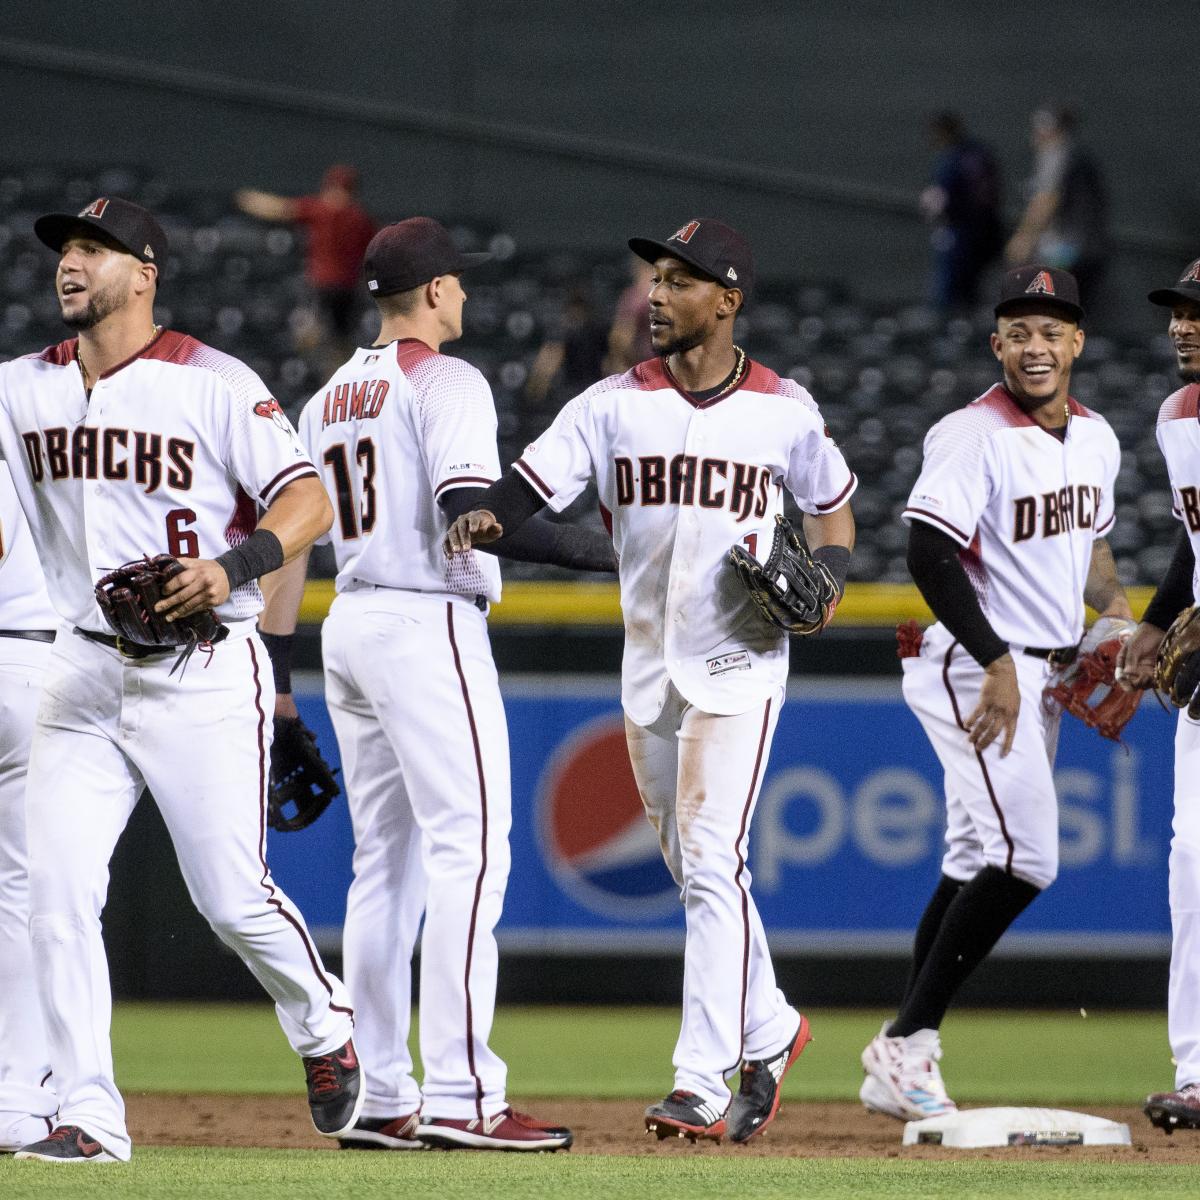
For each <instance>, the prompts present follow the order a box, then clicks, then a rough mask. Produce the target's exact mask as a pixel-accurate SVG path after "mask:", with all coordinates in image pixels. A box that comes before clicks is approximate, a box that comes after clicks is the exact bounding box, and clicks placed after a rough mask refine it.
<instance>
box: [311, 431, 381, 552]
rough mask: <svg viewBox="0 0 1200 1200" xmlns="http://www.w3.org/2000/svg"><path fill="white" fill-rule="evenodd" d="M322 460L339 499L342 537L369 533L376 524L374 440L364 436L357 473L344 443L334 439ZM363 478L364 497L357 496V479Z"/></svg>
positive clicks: (353, 537)
mask: <svg viewBox="0 0 1200 1200" xmlns="http://www.w3.org/2000/svg"><path fill="white" fill-rule="evenodd" d="M322 461H323V462H324V463H325V465H326V466H327V467H328V468H329V470H330V471H331V472H332V474H333V489H334V496H335V498H336V500H337V515H338V523H339V526H340V528H341V532H342V537H343V538H344V539H345V540H346V541H353V540H354V539H355V538H356V537H358V536H359V535H360V534H363V533H370V532H371V530H372V529H373V528H374V525H375V443H374V442H372V441H371V439H370V438H363V439H362V440H361V441H360V442H359V443H358V449H357V451H356V452H355V455H354V464H355V466H357V472H355V471H354V468H353V467H352V466H351V461H350V453H349V451H348V450H347V448H346V443H345V442H335V443H334V444H333V445H332V446H330V447H329V449H328V450H326V451H325V453H324V455H322ZM355 474H357V475H358V476H359V479H360V480H361V489H360V494H361V499H360V500H358V501H357V502H356V499H355V488H354V484H355V479H354V475H355Z"/></svg>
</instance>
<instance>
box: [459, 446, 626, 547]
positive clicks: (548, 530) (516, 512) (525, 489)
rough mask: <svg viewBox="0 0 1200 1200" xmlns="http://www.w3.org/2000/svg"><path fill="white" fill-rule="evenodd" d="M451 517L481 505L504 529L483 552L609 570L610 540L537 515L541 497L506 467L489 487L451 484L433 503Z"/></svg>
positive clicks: (577, 526) (541, 501) (592, 531)
mask: <svg viewBox="0 0 1200 1200" xmlns="http://www.w3.org/2000/svg"><path fill="white" fill-rule="evenodd" d="M438 503H439V504H440V505H441V508H442V511H443V512H444V513H445V514H446V517H447V518H448V519H449V520H451V521H453V520H455V519H456V518H458V517H461V516H462V515H463V513H467V512H470V511H471V509H473V508H486V509H487V510H488V511H489V512H490V513H492V514H493V515H494V516H495V518H496V520H497V521H499V522H500V524H501V525H503V526H504V528H505V530H506V531H507V532H506V533H505V535H504V536H503V537H502V538H500V539H499V540H497V541H495V542H490V543H489V544H488V545H486V546H477V547H476V549H478V550H482V551H483V552H484V553H485V554H495V555H496V556H497V557H499V558H511V559H513V560H514V561H515V562H535V563H549V564H550V565H552V566H556V567H568V568H570V569H571V570H573V571H615V570H616V569H617V559H616V554H615V553H614V552H613V545H612V540H611V539H610V538H609V537H608V535H607V534H605V533H603V532H601V531H600V530H599V529H587V528H584V527H582V526H579V525H570V524H566V523H563V524H559V523H556V522H554V521H548V520H546V518H545V517H542V516H538V515H537V513H538V510H539V509H541V508H542V507H544V505H545V503H546V502H545V501H544V500H543V499H542V498H541V496H539V495H538V494H537V492H535V491H534V489H533V488H532V487H531V486H530V485H529V484H528V483H527V482H526V481H525V480H524V479H523V478H522V477H521V476H520V475H519V474H517V472H516V471H511V470H510V471H508V472H507V473H506V474H505V475H503V476H502V477H501V478H500V479H498V480H496V482H495V483H493V484H492V485H491V486H490V487H487V488H474V487H462V488H453V489H451V490H450V491H448V492H444V493H443V494H442V496H441V498H440V500H439V501H438Z"/></svg>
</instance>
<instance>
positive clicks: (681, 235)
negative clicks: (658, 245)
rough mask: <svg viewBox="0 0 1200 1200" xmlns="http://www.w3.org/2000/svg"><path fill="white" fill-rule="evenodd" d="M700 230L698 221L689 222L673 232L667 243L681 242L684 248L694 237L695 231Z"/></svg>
mask: <svg viewBox="0 0 1200 1200" xmlns="http://www.w3.org/2000/svg"><path fill="white" fill-rule="evenodd" d="M699 228H700V222H699V221H689V222H688V223H687V224H686V225H684V226H683V227H682V228H681V229H677V230H675V232H674V233H673V234H671V236H670V237H669V238H667V241H668V242H682V243H683V244H684V245H685V246H686V245H687V244H688V242H690V241H691V240H692V238H693V237H695V236H696V230H697V229H699Z"/></svg>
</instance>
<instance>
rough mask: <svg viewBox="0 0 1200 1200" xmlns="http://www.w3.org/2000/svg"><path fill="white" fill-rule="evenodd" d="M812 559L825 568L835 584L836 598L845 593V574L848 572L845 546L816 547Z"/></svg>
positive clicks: (848, 552) (848, 553)
mask: <svg viewBox="0 0 1200 1200" xmlns="http://www.w3.org/2000/svg"><path fill="white" fill-rule="evenodd" d="M812 556H813V559H814V560H815V561H816V562H819V563H821V564H823V565H824V566H825V568H826V569H827V570H828V571H829V573H830V575H832V576H833V582H834V583H836V584H837V590H838V596H842V595H843V594H844V593H845V591H846V572H847V571H849V570H850V551H849V550H848V549H847V548H846V547H845V546H838V545H836V544H835V545H830V546H818V547H817V548H816V549H815V550H814V551H813V552H812Z"/></svg>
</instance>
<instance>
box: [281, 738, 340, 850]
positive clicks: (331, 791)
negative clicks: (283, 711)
mask: <svg viewBox="0 0 1200 1200" xmlns="http://www.w3.org/2000/svg"><path fill="white" fill-rule="evenodd" d="M336 774H337V771H335V770H332V769H331V768H330V766H329V764H328V763H327V762H326V761H325V759H324V758H323V757H322V756H321V751H320V748H319V747H318V746H317V736H316V734H315V733H313V731H312V730H311V729H309V728H308V726H307V725H305V724H304V722H303V721H301V720H300V718H299V717H276V718H275V740H274V741H273V742H272V743H271V786H270V788H269V789H268V791H267V824H268V825H270V826H271V828H272V829H278V830H279V831H280V832H282V833H295V831H296V830H297V829H306V828H308V826H309V825H311V824H312V823H313V822H314V821H315V820H316V819H317V818H318V817H319V816H320V815H321V814H322V813H323V812H324V811H325V810H326V809H327V808H328V807H329V803H330V801H331V800H333V798H334V797H335V796H337V795H338V794H339V793H340V792H341V790H342V789H341V788H340V787H338V782H337V780H336V779H335V778H334V776H335V775H336Z"/></svg>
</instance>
